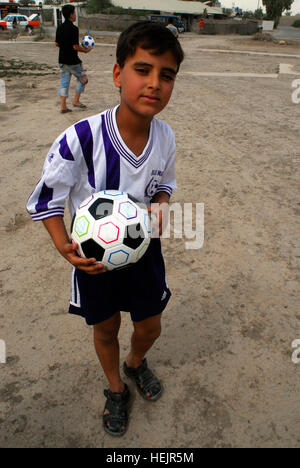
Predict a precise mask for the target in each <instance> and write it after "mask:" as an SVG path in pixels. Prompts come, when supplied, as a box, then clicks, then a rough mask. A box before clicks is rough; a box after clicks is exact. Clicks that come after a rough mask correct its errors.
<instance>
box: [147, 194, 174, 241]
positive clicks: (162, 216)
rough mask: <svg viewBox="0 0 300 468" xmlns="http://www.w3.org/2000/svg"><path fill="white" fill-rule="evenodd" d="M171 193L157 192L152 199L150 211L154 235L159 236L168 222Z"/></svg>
mask: <svg viewBox="0 0 300 468" xmlns="http://www.w3.org/2000/svg"><path fill="white" fill-rule="evenodd" d="M169 201H170V195H169V194H168V193H167V192H157V193H156V194H155V195H154V197H153V198H152V200H151V205H150V206H149V207H148V212H149V213H151V225H152V236H153V237H159V236H161V235H162V233H163V231H164V229H165V228H166V226H167V224H168V213H169V209H168V208H169Z"/></svg>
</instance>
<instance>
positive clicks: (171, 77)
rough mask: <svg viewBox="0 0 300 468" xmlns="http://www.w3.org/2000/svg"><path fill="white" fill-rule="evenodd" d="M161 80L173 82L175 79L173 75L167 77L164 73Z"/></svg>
mask: <svg viewBox="0 0 300 468" xmlns="http://www.w3.org/2000/svg"><path fill="white" fill-rule="evenodd" d="M162 77H163V79H164V80H166V81H174V80H175V77H174V76H173V75H169V74H166V73H164V74H163V75H162Z"/></svg>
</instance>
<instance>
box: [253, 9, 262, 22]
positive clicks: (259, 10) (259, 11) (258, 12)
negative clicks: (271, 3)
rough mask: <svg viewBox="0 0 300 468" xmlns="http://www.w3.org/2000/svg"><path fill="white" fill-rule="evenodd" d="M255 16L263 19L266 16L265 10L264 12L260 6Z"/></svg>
mask: <svg viewBox="0 0 300 468" xmlns="http://www.w3.org/2000/svg"><path fill="white" fill-rule="evenodd" d="M254 18H256V19H258V20H262V19H263V18H264V12H263V10H262V8H258V9H257V10H255V12H254Z"/></svg>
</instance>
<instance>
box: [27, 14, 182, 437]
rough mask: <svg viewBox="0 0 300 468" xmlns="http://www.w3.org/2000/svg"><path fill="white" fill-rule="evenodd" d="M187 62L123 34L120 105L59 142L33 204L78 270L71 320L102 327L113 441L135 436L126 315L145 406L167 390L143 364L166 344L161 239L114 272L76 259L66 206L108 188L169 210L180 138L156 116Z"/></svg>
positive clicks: (177, 50) (145, 30)
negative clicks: (162, 339) (122, 346)
mask: <svg viewBox="0 0 300 468" xmlns="http://www.w3.org/2000/svg"><path fill="white" fill-rule="evenodd" d="M183 56H184V55H183V51H182V49H181V46H180V44H179V42H178V40H177V39H176V38H175V37H174V35H173V34H172V33H171V32H170V31H169V30H168V29H167V28H166V27H164V26H163V25H160V24H157V23H151V22H148V21H143V22H139V23H135V24H133V25H132V26H130V27H129V28H128V29H127V30H126V31H124V32H123V33H122V34H121V35H120V38H119V41H118V45H117V63H116V64H115V66H114V69H113V80H114V84H115V86H116V87H117V88H119V90H120V95H121V102H120V105H119V106H118V107H116V108H114V109H111V110H107V111H105V112H103V113H101V114H97V115H95V116H92V117H89V118H87V119H85V120H82V121H80V122H78V123H76V124H75V125H72V126H71V127H70V128H68V129H67V130H66V132H64V133H62V134H61V135H60V136H59V137H58V138H57V140H56V141H55V142H54V144H53V146H52V147H51V149H50V152H49V153H48V156H47V159H46V162H45V165H44V170H43V174H42V178H41V180H40V181H39V183H38V185H37V187H36V188H35V190H34V192H33V193H32V195H31V196H30V198H29V200H28V205H27V209H28V211H29V213H30V214H31V215H32V218H33V220H36V221H37V220H42V221H43V223H44V225H45V227H46V229H47V230H48V231H49V233H50V235H51V237H52V239H53V242H54V244H55V246H56V248H57V249H58V251H59V252H60V253H61V254H62V255H63V257H65V258H66V260H68V261H69V262H70V263H71V264H72V265H73V266H74V267H75V268H74V269H73V282H72V285H73V290H72V299H71V302H70V309H69V312H71V313H75V314H78V315H81V316H83V317H84V318H85V320H86V322H87V324H89V325H93V327H94V344H95V348H96V352H97V355H98V357H99V360H100V362H101V365H102V367H103V370H104V373H105V375H106V377H107V379H108V382H109V389H108V390H105V391H104V394H105V396H106V397H107V401H106V404H105V408H104V411H103V426H104V430H105V431H106V432H108V433H109V434H111V435H114V436H120V435H123V434H124V433H125V432H126V430H127V426H128V403H129V399H130V393H129V389H128V387H127V385H126V384H125V383H124V382H123V380H122V378H121V376H120V363H119V359H120V357H119V341H118V332H119V328H120V321H121V318H120V311H128V312H130V314H131V318H132V321H133V327H134V332H133V334H132V338H131V349H130V352H129V353H128V355H127V357H126V360H125V362H124V363H123V369H124V372H125V374H126V375H127V376H128V377H130V378H131V379H133V380H134V381H135V383H136V386H137V389H138V391H139V393H140V394H141V395H142V396H143V397H144V398H145V399H146V400H148V401H154V400H157V399H158V398H159V397H160V396H161V393H162V383H161V382H160V381H159V379H158V378H157V377H155V376H154V374H153V373H152V371H151V370H150V369H149V368H148V366H147V361H146V359H145V354H146V352H147V351H148V350H149V349H150V348H151V346H152V345H153V343H154V341H155V340H156V339H157V338H158V336H159V335H160V330H161V323H160V322H161V314H162V311H163V310H164V308H165V307H166V305H167V302H168V300H169V298H170V295H171V293H170V291H169V289H168V287H167V285H166V281H165V268H164V260H163V257H162V254H161V248H160V239H159V238H158V239H157V238H153V239H152V240H151V243H150V246H149V248H148V250H147V252H146V253H145V255H144V256H143V257H142V258H141V259H140V261H139V262H138V263H136V264H134V265H132V266H131V267H129V268H128V269H123V270H119V271H118V270H117V271H116V270H115V271H112V272H107V271H105V269H104V267H103V265H101V264H95V263H94V262H95V259H94V258H90V259H84V258H79V257H78V256H77V255H76V245H72V243H71V242H70V238H69V236H68V234H67V230H66V227H65V224H64V221H63V215H64V206H65V201H66V199H67V197H68V198H69V209H70V212H71V215H73V214H74V212H75V210H76V208H77V207H78V205H79V204H80V202H81V201H82V200H84V199H85V198H87V197H88V196H89V195H90V194H92V193H94V192H98V191H100V190H105V189H119V190H123V191H125V192H128V193H130V194H131V195H132V196H134V197H135V198H136V199H138V200H139V201H141V202H144V203H146V204H147V205H148V206H149V205H150V203H151V202H155V203H156V204H159V203H167V202H168V201H169V198H170V195H171V193H172V191H173V190H174V189H175V188H176V182H175V170H174V159H175V139H174V134H173V132H172V130H171V129H170V127H169V126H168V125H167V124H166V123H163V122H162V121H160V120H157V119H156V118H154V116H155V115H156V114H158V113H159V112H160V111H161V110H162V109H164V107H165V106H166V105H167V104H168V102H169V99H170V97H171V94H172V90H173V87H174V82H175V78H176V75H177V73H178V70H179V67H180V64H181V62H182V60H183ZM132 285H134V288H133V287H132ZM129 286H130V287H129Z"/></svg>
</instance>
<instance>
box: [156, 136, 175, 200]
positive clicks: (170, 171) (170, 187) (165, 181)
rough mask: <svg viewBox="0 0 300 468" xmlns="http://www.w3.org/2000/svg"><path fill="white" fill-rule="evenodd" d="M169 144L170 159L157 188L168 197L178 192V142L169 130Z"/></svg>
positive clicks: (168, 158) (167, 160)
mask: <svg viewBox="0 0 300 468" xmlns="http://www.w3.org/2000/svg"><path fill="white" fill-rule="evenodd" d="M168 141H169V143H168V153H167V154H168V157H167V159H166V165H165V169H164V173H163V176H162V178H161V180H160V183H159V185H158V187H157V190H156V193H157V192H166V193H168V195H170V196H171V195H172V193H173V192H174V191H175V190H176V188H177V185H176V177H175V154H176V142H175V135H174V133H173V131H172V130H171V129H170V128H169V140H168Z"/></svg>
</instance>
